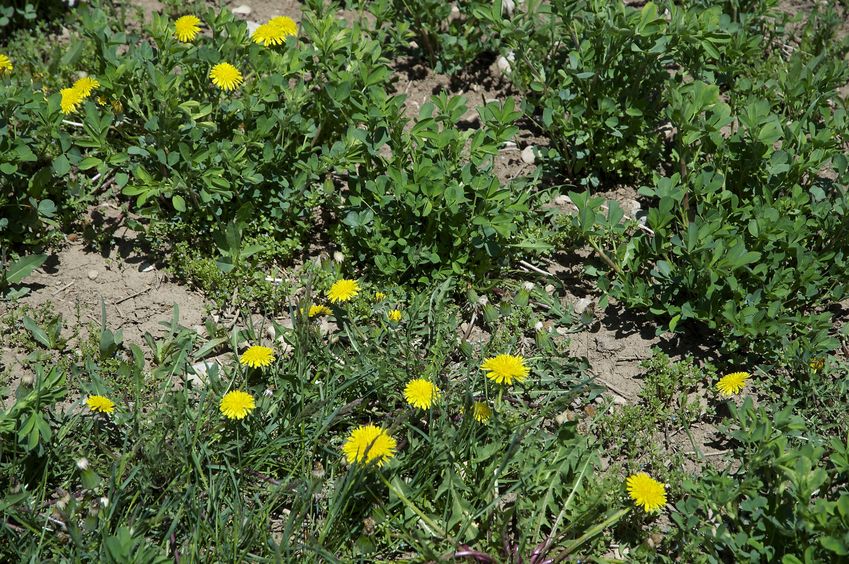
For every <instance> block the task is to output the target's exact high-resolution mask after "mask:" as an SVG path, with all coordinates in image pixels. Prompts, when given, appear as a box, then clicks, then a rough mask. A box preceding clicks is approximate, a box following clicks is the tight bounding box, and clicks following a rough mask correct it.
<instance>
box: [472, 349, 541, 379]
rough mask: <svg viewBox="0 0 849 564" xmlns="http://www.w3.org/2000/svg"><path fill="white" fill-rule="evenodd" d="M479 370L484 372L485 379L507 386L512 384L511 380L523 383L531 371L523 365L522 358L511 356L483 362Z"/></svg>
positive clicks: (497, 357) (504, 355) (503, 355)
mask: <svg viewBox="0 0 849 564" xmlns="http://www.w3.org/2000/svg"><path fill="white" fill-rule="evenodd" d="M481 370H485V371H486V377H487V378H489V379H490V380H492V381H494V382H495V383H496V384H507V385H508V386H510V385H512V384H513V380H515V381H516V382H523V381H524V380H525V378H527V377H528V374H530V372H531V369H530V368H528V367H527V366H526V365H525V359H524V358H523V357H521V356H514V355H512V354H500V355H498V356H496V357H493V358H488V359H486V360H484V361H483V364H481Z"/></svg>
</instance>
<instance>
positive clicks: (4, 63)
mask: <svg viewBox="0 0 849 564" xmlns="http://www.w3.org/2000/svg"><path fill="white" fill-rule="evenodd" d="M14 69H15V66H14V65H13V64H12V59H10V58H9V57H8V56H6V55H4V54H2V53H0V74H3V73H7V72H8V73H11V72H12V71H13V70H14Z"/></svg>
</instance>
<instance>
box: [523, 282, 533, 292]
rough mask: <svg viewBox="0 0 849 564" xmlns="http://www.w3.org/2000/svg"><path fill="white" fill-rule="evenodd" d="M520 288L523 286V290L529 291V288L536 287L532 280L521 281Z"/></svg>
mask: <svg viewBox="0 0 849 564" xmlns="http://www.w3.org/2000/svg"><path fill="white" fill-rule="evenodd" d="M522 288H524V289H525V290H527V291H528V292H530V291H531V290H533V289H534V288H536V285H535V284H534V283H533V282H523V283H522Z"/></svg>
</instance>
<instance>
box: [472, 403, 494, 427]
mask: <svg viewBox="0 0 849 564" xmlns="http://www.w3.org/2000/svg"><path fill="white" fill-rule="evenodd" d="M472 417H473V418H474V420H475V421H477V422H478V423H486V422H487V421H489V419H490V417H492V408H490V407H489V406H488V405H486V404H485V403H483V402H482V401H476V402H474V403H473V404H472Z"/></svg>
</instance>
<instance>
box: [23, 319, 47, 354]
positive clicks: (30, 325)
mask: <svg viewBox="0 0 849 564" xmlns="http://www.w3.org/2000/svg"><path fill="white" fill-rule="evenodd" d="M23 321H24V327H26V329H27V330H28V331H29V332H30V333H32V336H33V338H34V339H35V340H36V341H38V342H39V343H41V344H42V345H44V346H45V347H47V348H48V349H49V348H50V339H49V338H48V337H47V333H45V332H44V329H42V328H41V327H39V326H38V324H37V323H36V322H35V320H34V319H32V318H31V317H29V316H28V315H24V319H23Z"/></svg>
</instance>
